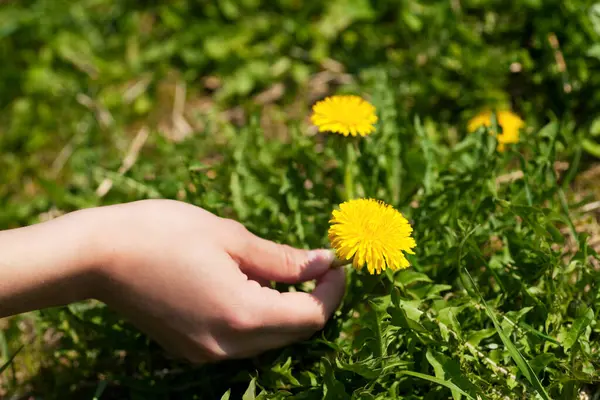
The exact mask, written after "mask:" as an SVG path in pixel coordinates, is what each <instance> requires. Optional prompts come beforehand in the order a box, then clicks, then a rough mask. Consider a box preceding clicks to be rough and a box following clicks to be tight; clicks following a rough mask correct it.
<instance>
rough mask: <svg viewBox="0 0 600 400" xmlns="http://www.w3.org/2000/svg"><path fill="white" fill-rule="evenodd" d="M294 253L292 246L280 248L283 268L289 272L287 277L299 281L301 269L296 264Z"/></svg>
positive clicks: (283, 245) (284, 245) (285, 245)
mask: <svg viewBox="0 0 600 400" xmlns="http://www.w3.org/2000/svg"><path fill="white" fill-rule="evenodd" d="M294 251H295V249H294V248H293V247H291V246H288V245H287V244H282V245H280V246H279V252H280V258H281V261H282V263H283V268H284V269H285V271H286V272H287V275H288V276H289V277H291V278H294V279H299V278H300V274H301V269H300V268H299V267H298V265H297V263H296V259H295V257H294Z"/></svg>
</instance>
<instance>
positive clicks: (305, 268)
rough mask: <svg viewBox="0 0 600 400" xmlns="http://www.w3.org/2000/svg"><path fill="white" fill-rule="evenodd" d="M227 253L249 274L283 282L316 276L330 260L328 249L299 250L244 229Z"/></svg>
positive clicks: (330, 253)
mask: <svg viewBox="0 0 600 400" xmlns="http://www.w3.org/2000/svg"><path fill="white" fill-rule="evenodd" d="M237 242H238V245H237V246H235V247H234V248H233V249H231V251H230V255H231V256H232V257H233V258H234V259H235V260H237V261H238V262H239V264H240V269H241V270H242V271H243V272H244V273H246V274H249V275H251V276H255V277H259V278H263V279H268V280H273V281H277V282H284V283H297V282H303V281H308V280H312V279H316V278H318V277H320V276H321V275H323V274H324V273H325V272H326V271H327V270H328V269H329V268H330V267H331V264H332V263H333V261H334V259H335V255H334V253H333V252H332V251H331V250H325V249H318V250H302V249H296V248H294V247H291V246H288V245H284V244H278V243H275V242H271V241H269V240H265V239H262V238H259V237H258V236H256V235H253V234H252V233H250V232H246V233H245V234H244V235H241V236H240V237H239V238H238V241H237Z"/></svg>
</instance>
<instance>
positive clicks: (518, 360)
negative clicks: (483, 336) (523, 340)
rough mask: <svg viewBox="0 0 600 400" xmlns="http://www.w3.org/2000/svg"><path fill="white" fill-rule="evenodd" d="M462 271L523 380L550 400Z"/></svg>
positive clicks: (473, 283)
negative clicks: (523, 377)
mask: <svg viewBox="0 0 600 400" xmlns="http://www.w3.org/2000/svg"><path fill="white" fill-rule="evenodd" d="M463 270H464V271H465V274H466V276H467V277H468V278H469V280H470V281H471V285H472V288H473V290H474V291H475V292H476V294H477V296H478V297H479V300H480V301H481V303H482V304H483V306H484V307H485V311H486V313H487V314H488V316H489V317H490V319H491V320H492V323H493V324H494V328H496V331H497V332H498V336H500V339H501V340H502V343H504V345H505V346H506V348H507V349H508V352H509V353H510V356H511V357H512V359H513V360H514V362H515V364H517V367H518V368H519V370H520V371H521V373H522V374H523V376H525V378H527V380H528V381H529V383H530V384H531V385H532V386H533V388H534V389H535V391H536V392H537V393H538V394H539V395H540V396H541V397H542V399H544V400H550V396H548V393H547V392H546V389H544V387H543V386H542V383H541V382H540V380H539V378H538V377H537V375H536V374H535V372H534V371H533V369H532V368H531V366H530V365H529V363H528V362H527V360H525V358H524V357H523V355H522V354H521V352H520V351H519V349H517V346H515V345H514V343H513V342H512V341H511V340H510V338H509V337H508V336H507V335H506V334H505V333H504V330H503V329H502V326H501V325H500V323H499V322H498V319H497V318H496V316H495V315H494V312H493V311H492V309H491V308H490V307H489V306H488V304H487V303H486V301H485V300H484V298H483V296H482V295H481V293H480V292H479V289H477V284H476V283H475V281H474V280H473V278H472V277H471V274H470V273H469V271H467V269H466V268H463Z"/></svg>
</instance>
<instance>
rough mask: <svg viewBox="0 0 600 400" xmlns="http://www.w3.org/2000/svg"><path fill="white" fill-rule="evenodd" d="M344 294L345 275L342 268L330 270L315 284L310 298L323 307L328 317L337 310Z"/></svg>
mask: <svg viewBox="0 0 600 400" xmlns="http://www.w3.org/2000/svg"><path fill="white" fill-rule="evenodd" d="M345 292H346V273H345V271H344V269H343V268H336V269H330V270H329V271H327V272H326V273H325V274H324V275H323V276H322V277H321V278H320V279H319V280H318V282H317V286H316V287H315V290H313V292H312V296H314V297H315V298H316V299H318V300H319V301H320V302H321V303H322V304H323V306H324V309H325V312H326V314H327V316H328V317H330V316H331V315H332V314H333V313H334V312H335V310H336V309H337V308H338V306H339V305H340V303H341V302H342V298H343V297H344V293H345Z"/></svg>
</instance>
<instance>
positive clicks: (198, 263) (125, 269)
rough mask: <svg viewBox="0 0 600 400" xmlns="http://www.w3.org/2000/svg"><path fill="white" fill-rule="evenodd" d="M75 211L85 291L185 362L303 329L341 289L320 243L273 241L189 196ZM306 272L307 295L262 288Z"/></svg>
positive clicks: (241, 351)
mask: <svg viewBox="0 0 600 400" xmlns="http://www.w3.org/2000/svg"><path fill="white" fill-rule="evenodd" d="M84 214H85V215H84ZM83 219H87V223H89V224H92V225H93V226H95V232H94V234H93V235H92V237H93V238H94V242H95V244H94V246H93V248H94V249H96V251H95V260H96V262H95V263H94V266H93V268H92V270H93V271H95V272H97V273H98V272H99V273H98V274H94V276H99V278H98V279H97V280H95V282H97V286H96V289H95V291H93V292H92V296H94V297H97V298H99V299H100V300H102V301H104V302H106V303H107V304H108V305H109V306H111V307H113V308H114V309H116V310H118V311H119V312H121V313H123V314H124V315H125V316H126V317H128V319H130V320H131V321H132V322H133V323H135V324H136V325H137V326H138V327H139V328H141V329H142V330H144V331H145V332H146V333H148V334H149V335H150V336H151V337H153V338H154V339H155V340H157V341H158V342H159V343H161V344H162V345H163V346H164V347H165V348H166V349H168V350H169V351H170V352H172V353H173V354H174V355H176V356H180V357H184V358H187V359H189V360H191V361H193V362H206V361H211V360H220V359H226V358H240V357H247V356H252V355H255V354H258V353H260V352H263V351H265V350H268V349H273V348H277V347H281V346H284V345H287V344H290V343H292V342H294V341H297V340H301V339H303V338H308V337H309V336H311V335H312V334H313V333H314V332H315V331H317V330H319V329H321V328H322V327H323V325H324V324H325V322H326V321H327V319H328V318H329V317H330V316H331V315H332V313H333V312H334V311H335V309H336V308H337V306H338V305H339V303H340V301H341V298H342V296H343V293H344V272H343V270H341V269H329V267H330V264H331V262H332V261H333V254H332V253H330V252H329V251H327V250H316V251H306V250H298V249H294V248H291V247H289V246H284V245H279V244H275V243H273V242H270V241H267V240H264V239H261V238H258V237H256V236H255V235H253V234H251V233H250V232H248V231H247V230H246V229H245V228H244V227H243V226H242V225H241V224H239V223H237V222H235V221H232V220H228V219H223V218H219V217H217V216H215V215H213V214H211V213H209V212H207V211H205V210H203V209H201V208H198V207H195V206H192V205H189V204H185V203H180V202H176V201H169V200H146V201H140V202H136V203H129V204H124V205H117V206H109V207H102V208H97V209H92V210H88V211H84V212H83V213H82V223H83V222H84V221H83ZM312 279H317V280H318V283H317V287H316V289H315V290H314V291H313V293H312V294H307V293H301V292H296V293H294V292H291V293H280V292H278V291H276V290H273V289H271V288H269V287H266V284H267V282H268V281H269V280H274V281H278V282H286V283H297V282H302V281H307V280H312Z"/></svg>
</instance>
